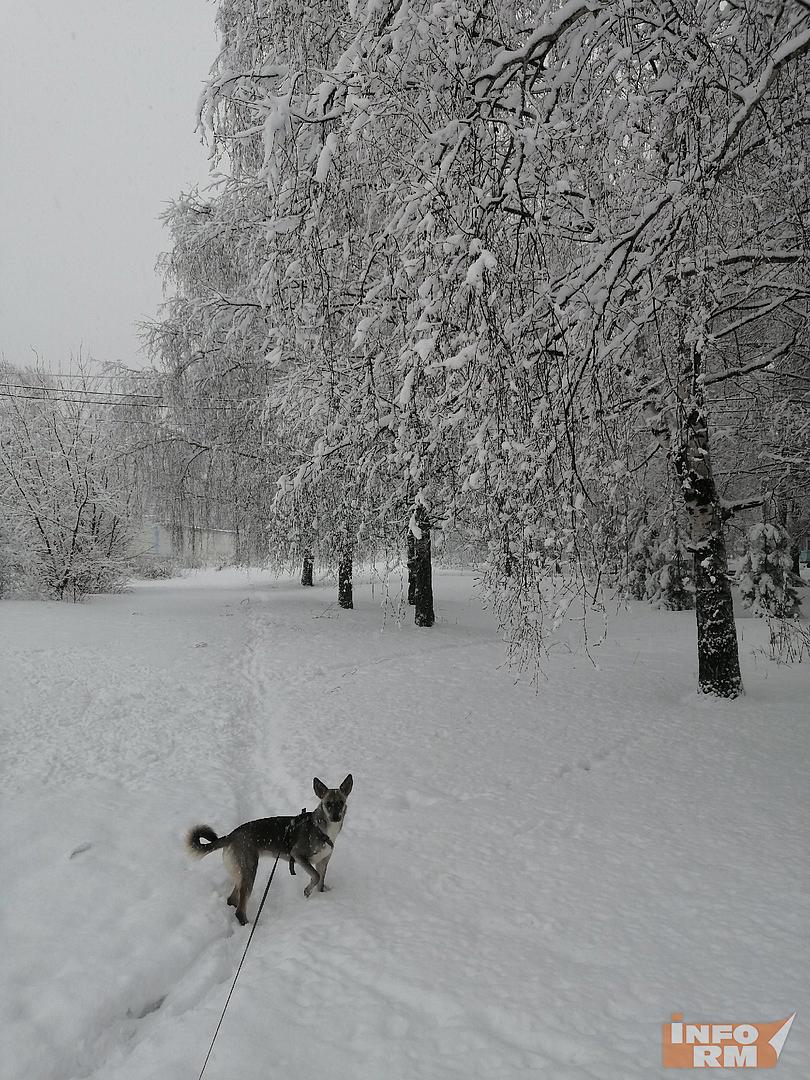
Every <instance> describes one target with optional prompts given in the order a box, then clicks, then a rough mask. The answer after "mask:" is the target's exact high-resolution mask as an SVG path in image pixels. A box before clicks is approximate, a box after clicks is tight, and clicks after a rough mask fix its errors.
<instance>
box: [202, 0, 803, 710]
mask: <svg viewBox="0 0 810 1080" xmlns="http://www.w3.org/2000/svg"><path fill="white" fill-rule="evenodd" d="M219 21H220V30H221V33H222V38H223V49H222V53H221V55H220V57H219V60H218V61H217V64H216V66H215V69H214V73H213V76H212V78H211V80H210V82H209V84H208V87H207V89H206V91H205V93H204V95H203V99H202V106H201V116H202V120H203V125H204V128H205V130H206V131H207V132H208V134H209V137H210V139H211V142H212V147H213V150H214V153H215V154H217V155H219V158H218V160H219V163H220V167H221V168H222V169H223V170H224V172H225V174H226V175H225V179H224V180H223V182H222V189H221V194H220V195H219V196H217V210H216V212H215V213H214V214H213V218H214V219H215V221H216V223H217V224H216V231H215V232H214V233H212V243H213V245H214V246H213V248H212V249H211V250H215V249H216V242H217V240H216V237H217V236H218V235H219V233H220V232H221V233H222V235H226V234H227V235H229V236H230V237H231V243H232V245H233V247H232V250H233V251H234V252H239V253H240V254H239V256H238V259H236V258H234V260H233V266H232V269H231V270H229V273H232V275H233V280H232V281H231V283H230V284H229V286H228V289H225V288H222V287H220V286H217V288H218V290H219V294H220V295H218V296H210V297H209V299H208V300H207V301H206V302H204V303H202V302H196V303H195V305H194V308H193V311H194V317H195V318H198V317H199V318H203V319H204V321H205V324H206V329H205V334H207V337H205V336H204V337H203V340H204V341H207V342H209V343H210V342H214V341H216V340H217V335H219V334H222V333H224V345H225V346H226V347H227V348H231V347H233V348H234V350H235V352H236V354H238V355H240V356H243V355H244V350H245V349H249V350H250V353H251V355H252V356H253V357H259V356H266V357H271V358H272V359H271V360H270V361H269V362H268V363H269V367H270V368H271V369H272V370H271V371H270V373H269V375H268V395H267V397H268V402H270V404H271V408H272V415H273V420H274V425H275V432H276V435H277V437H278V439H279V442H280V444H281V445H283V446H285V447H289V446H295V454H294V455H293V456H291V458H290V459H289V462H288V464H289V465H290V466H291V467H290V468H284V467H283V466H282V470H281V471H282V473H283V475H282V476H281V477H280V486H279V494H278V496H277V498H276V502H275V509H276V511H277V520H279V521H283V520H284V515H285V514H286V513H287V512H289V510H290V508H291V507H294V506H295V505H298V506H300V505H306V504H307V502H308V503H309V505H310V506H317V505H318V504H319V503H320V502H321V501H322V500H323V501H326V502H329V501H330V500H331V505H332V506H335V505H338V504H339V503H341V501H342V498H343V496H342V489H341V484H342V483H343V482H344V479H345V478H346V477H351V484H352V491H351V499H350V501H351V504H352V507H353V514H354V520H355V522H356V523H357V532H358V534H361V535H363V536H364V537H366V538H368V540H369V541H370V542H371V541H375V540H376V539H380V540H382V538H385V537H387V536H390V535H391V534H392V532H393V531H394V529H393V525H392V523H394V522H396V523H397V525H396V530H395V531H396V533H397V535H398V536H399V537H400V538H401V536H402V527H401V523H402V521H403V520H404V519H405V515H406V513H407V512H408V508H410V507H412V506H413V505H414V503H415V501H416V500H417V499H418V500H419V501H421V502H422V503H423V504H424V505H425V506H426V507H428V509H429V512H430V514H431V515H432V516H433V517H440V518H441V519H442V520H444V521H446V522H449V523H453V522H458V523H459V524H460V525H461V526H462V527H463V528H475V529H477V530H478V531H479V532H480V534H481V535H482V537H483V539H484V542H485V544H486V547H487V560H486V565H485V566H484V568H483V569H484V575H485V580H486V583H487V585H488V587H489V590H490V593H491V595H492V597H493V601H494V603H495V606H496V609H497V610H498V611H499V612H501V614H502V615H503V618H504V620H505V621H506V622H508V623H509V626H508V634H509V638H510V640H511V641H513V642H517V643H518V644H521V643H525V644H526V646H527V651H528V652H531V651H532V650H533V649H534V646H535V644H536V642H537V638H538V634H540V633H542V628H543V622H544V618H543V613H544V611H546V610H549V611H551V612H552V613H556V612H559V611H561V610H564V607H565V605H564V604H563V603H561V598H560V597H559V596H557V595H556V594H557V593H558V592H559V591H564V592H567V593H568V595H569V599H570V596H572V595H575V596H579V597H583V598H585V597H587V596H590V597H592V598H598V596H599V594H600V590H601V588H602V586H603V583H604V581H605V580H606V578H610V579H611V580H615V579H616V577H617V574H618V573H619V570H618V568H619V567H620V566H621V562H622V558H623V555H622V550H621V549H622V544H623V543H625V541H623V537H624V536H625V535H626V529H625V528H624V527H623V526H622V525H621V522H620V519H621V518H622V517H623V516H626V509H625V508H626V505H627V503H628V501H629V500H631V499H632V498H633V487H634V485H635V483H636V482H635V481H634V479H633V478H634V477H636V476H637V475H638V474H639V472H640V471H643V469H644V467H645V463H646V462H647V461H648V460H649V459H650V458H651V457H652V456H654V455H655V454H656V453H658V454H660V455H666V457H667V459H668V462H669V465H670V468H671V470H672V474H673V475H674V477H675V484H676V491H677V495H678V501H679V512H680V513H682V514H683V517H684V521H685V522H686V525H687V532H688V548H689V551H690V554H691V556H692V559H693V571H692V576H693V578H694V586H695V606H696V612H697V629H698V660H699V683H700V687H701V689H703V690H704V691H706V692H711V693H716V694H720V695H724V696H734V695H736V694H738V693H739V692H740V691H741V688H742V687H741V680H740V674H739V662H738V657H737V645H736V634H735V629H734V622H733V610H732V605H731V593H730V584H729V575H728V568H727V560H726V552H725V539H724V522H725V520H726V518H727V516H728V514H729V513H730V512H732V510H733V508H734V506H735V505H751V504H752V502H753V501H755V500H757V499H758V498H761V495H760V493H759V492H757V491H754V492H751V491H749V490H742V491H737V490H731V491H729V490H727V485H724V484H718V478H717V476H716V474H715V457H714V455H715V453H719V455H720V459H722V460H723V461H727V460H731V445H730V443H725V442H723V441H722V440H721V441H720V442H719V443H716V444H715V443H714V442H713V439H714V435H715V428H714V419H713V418H714V416H715V414H716V412H717V411H718V409H719V404H718V403H719V402H720V400H721V399H727V398H728V397H729V396H730V391H731V388H733V387H740V388H744V389H746V390H747V389H748V388H749V387H753V393H754V394H755V395H758V394H760V393H761V389H762V386H763V385H764V383H763V382H762V381H761V380H766V379H768V378H771V376H772V373H773V372H774V371H775V370H777V369H779V368H780V365H782V364H783V363H784V361H785V360H786V358H788V357H790V356H795V355H796V350H797V349H801V348H802V345H803V343H805V340H806V330H807V322H808V319H807V299H808V291H807V288H806V285H805V280H806V272H805V260H806V244H805V243H804V239H803V238H804V231H803V230H804V228H805V225H804V220H805V215H806V212H807V207H808V189H807V174H806V168H805V163H806V150H807V147H806V135H805V132H806V115H805V107H804V104H803V103H804V102H805V101H806V90H807V86H806V75H805V70H804V67H803V63H802V61H803V60H804V58H805V57H806V55H807V52H808V50H810V12H808V10H807V7H806V4H804V3H803V2H801V0H787V2H786V3H784V4H780V5H777V6H776V7H774V5H772V4H771V3H768V2H767V0H751V2H750V3H747V4H745V5H738V4H726V5H718V4H716V3H715V2H713V0H696V2H695V3H694V4H691V5H689V6H688V7H687V8H681V7H678V6H676V5H674V4H669V3H665V4H663V5H662V4H661V3H660V2H659V0H638V2H637V3H634V4H633V5H632V7H630V6H627V5H624V4H593V3H592V2H591V0H566V2H565V3H562V4H559V3H556V2H554V3H553V2H551V0H546V2H542V0H541V2H537V3H530V4H528V5H527V4H525V3H517V2H515V3H512V2H505V3H502V4H498V5H495V4H485V5H480V6H479V7H478V8H475V9H473V8H468V7H465V6H464V5H461V4H457V3H455V2H448V3H433V2H429V0H411V2H409V3H400V2H398V0H393V2H391V0H383V2H380V0H367V2H364V0H356V2H353V3H351V4H349V5H346V6H344V5H343V4H338V3H336V2H329V3H315V2H314V0H297V2H286V3H265V4H254V3H252V2H248V0H223V2H222V3H221V5H220V15H219ZM228 258H229V259H230V258H231V255H230V252H229V255H228ZM195 280H198V281H199V282H201V283H202V284H203V285H204V284H205V282H204V275H202V274H200V273H199V272H197V271H195ZM234 285H238V289H235V288H234V287H233V286H234ZM195 287H196V286H195ZM237 313H238V314H237ZM247 324H249V325H250V326H251V327H254V328H255V330H256V336H255V339H252V340H251V341H250V342H249V343H248V341H247V340H245V339H243V340H240V333H241V329H239V328H241V326H243V325H247ZM221 344H222V343H220V344H218V345H217V348H221ZM217 356H218V359H217V366H219V365H220V364H221V363H222V362H223V354H222V353H221V352H219V353H218V354H217ZM741 392H742V389H741ZM737 438H738V439H739V438H740V436H739V435H738V436H737ZM296 459H297V460H296ZM636 486H637V485H636ZM302 492H305V493H306V498H305V499H303V500H302V499H301V493H302ZM328 518H329V519H330V520H331V522H333V524H334V529H335V534H334V537H333V538H330V539H329V541H328V542H329V543H330V544H331V545H332V546H333V547H334V545H335V544H336V543H337V542H338V540H339V536H340V531H341V529H342V528H343V527H344V526H343V524H342V523H341V522H340V515H339V514H335V513H332V512H330V514H329V515H328ZM301 525H302V527H304V526H305V525H306V523H305V522H303V521H302V522H301ZM330 527H331V526H330ZM294 532H295V533H296V534H298V533H300V532H301V530H300V529H295V530H294ZM625 547H626V543H625ZM549 552H552V553H553V555H554V558H553V560H549V558H548V553H549ZM552 564H553V570H554V573H553V574H552V573H550V568H551V567H552ZM550 598H551V600H552V603H551V606H550V607H549V604H548V602H549V599H550Z"/></svg>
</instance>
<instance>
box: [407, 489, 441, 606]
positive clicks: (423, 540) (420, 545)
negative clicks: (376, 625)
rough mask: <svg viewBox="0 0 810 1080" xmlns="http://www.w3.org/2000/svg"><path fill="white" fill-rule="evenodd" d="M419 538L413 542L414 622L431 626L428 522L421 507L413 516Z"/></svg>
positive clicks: (425, 513) (431, 594) (431, 578)
mask: <svg viewBox="0 0 810 1080" xmlns="http://www.w3.org/2000/svg"><path fill="white" fill-rule="evenodd" d="M414 517H415V519H416V526H417V528H418V530H419V533H420V535H419V536H413V533H410V535H412V536H413V540H414V608H415V611H414V622H415V623H416V625H417V626H433V624H434V622H435V621H436V615H435V613H434V611H433V564H432V559H431V551H430V528H431V525H430V520H429V519H428V516H427V511H426V510H425V508H424V507H423V506H418V507H417V508H416V513H415V514H414Z"/></svg>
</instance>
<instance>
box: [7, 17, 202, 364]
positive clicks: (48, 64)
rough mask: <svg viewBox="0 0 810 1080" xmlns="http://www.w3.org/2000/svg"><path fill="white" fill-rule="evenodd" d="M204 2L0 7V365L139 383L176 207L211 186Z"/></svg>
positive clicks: (159, 294)
mask: <svg viewBox="0 0 810 1080" xmlns="http://www.w3.org/2000/svg"><path fill="white" fill-rule="evenodd" d="M215 11H216V8H215V5H214V4H213V3H211V2H209V0H0V14H1V15H2V18H0V354H1V355H2V356H3V357H4V358H5V359H6V360H7V361H9V362H10V363H13V364H22V363H30V362H33V360H34V355H33V353H32V351H31V350H32V348H33V349H36V350H37V352H38V353H39V354H40V357H41V359H42V360H43V361H44V362H45V364H46V365H47V366H48V367H50V368H52V369H59V368H60V367H61V368H62V369H63V370H67V369H68V365H69V357H70V354H71V353H73V354H76V353H78V351H79V349H81V350H82V353H83V355H84V356H85V357H92V358H95V359H97V360H122V361H124V362H125V363H129V364H133V365H134V366H138V367H142V366H143V365H144V364H145V363H146V358H145V357H144V356H143V355H142V354H140V352H139V345H138V340H137V337H136V331H135V327H134V323H135V322H136V321H137V320H138V319H140V318H142V317H143V316H150V315H154V314H155V311H156V308H157V305H158V304H159V302H160V300H161V295H162V293H161V284H160V280H159V278H158V277H157V276H156V274H155V272H154V265H155V261H156V258H157V256H158V254H159V253H160V252H161V251H163V250H164V249H165V248H166V247H167V234H166V233H165V231H164V230H163V228H162V226H161V225H160V223H159V222H158V220H157V217H158V215H159V214H160V213H161V211H162V210H163V209H164V207H165V204H166V203H167V202H168V201H169V200H171V199H172V198H173V197H174V196H175V195H177V194H179V192H180V191H182V190H184V189H185V190H187V189H188V188H189V187H190V186H191V185H192V184H194V183H204V182H205V178H206V175H207V156H206V150H205V147H204V146H202V145H201V143H200V139H199V136H198V135H197V134H195V131H194V128H195V125H196V113H195V105H196V102H197V98H198V96H199V93H200V89H201V86H202V82H203V80H204V79H205V77H206V74H207V72H208V69H209V67H210V65H211V63H212V61H213V60H214V58H215V56H216V52H217V39H216V35H215V31H214V15H215Z"/></svg>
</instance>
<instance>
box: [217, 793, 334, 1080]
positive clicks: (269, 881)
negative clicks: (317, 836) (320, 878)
mask: <svg viewBox="0 0 810 1080" xmlns="http://www.w3.org/2000/svg"><path fill="white" fill-rule="evenodd" d="M305 814H306V810H302V811H301V813H300V814H299V815H298V816H297V817H296V818H294V819H293V820H292V821H291V822H290V824H289V825H288V826H287V833H288V835H289V832H290V830H291V829H292V828H293V826H294V825H295V824H296V823H297V822H299V821H301V820H302V819H303V817H304V815H305ZM327 839H328V838H327ZM333 846H334V845H333ZM280 858H281V852H279V854H278V855H276V860H275V862H274V863H273V869H272V870H271V871H270V877H269V878H268V879H267V884H266V885H265V887H264V896H262V902H261V903H260V904H259V910H258V911H257V912H256V918H255V919H254V920H253V926H251V928H250V934H249V936H248V939H247V944H246V945H245V951H244V952H243V953H242V959H241V960H240V961H239V967H238V968H237V969H236V974H235V975H234V977H233V982H232V983H231V988H230V990H229V991H228V997H227V998H226V1000H225V1004H224V1005H223V1007H222V1014H221V1016H220V1018H219V1023H218V1024H217V1029H216V1031H215V1032H214V1037H213V1038H212V1039H211V1045H210V1046H209V1047H208V1053H207V1054H206V1055H205V1061H204V1062H203V1067H202V1068H201V1069H200V1075H199V1076H198V1077H197V1080H202V1074H203V1073H204V1072H205V1066H206V1065H207V1064H208V1059H209V1058H210V1057H211V1051H212V1050H213V1049H214V1043H215V1042H216V1041H217V1035H219V1029H220V1028H221V1027H222V1021H223V1020H224V1019H225V1013H226V1011H227V1009H228V1006H229V1005H230V1003H231V997H232V996H233V992H234V990H235V988H236V980H237V979H238V978H239V972H240V971H241V970H242V965H243V964H244V962H245V957H246V956H247V951H248V949H249V948H250V943H251V941H253V935H254V934H255V933H256V927H257V926H258V925H259V917H260V916H261V913H262V908H263V907H264V902H265V900H266V899H267V894H268V893H269V892H270V886H271V885H272V883H273V877H274V875H275V873H276V867H277V866H278V860H279V859H280Z"/></svg>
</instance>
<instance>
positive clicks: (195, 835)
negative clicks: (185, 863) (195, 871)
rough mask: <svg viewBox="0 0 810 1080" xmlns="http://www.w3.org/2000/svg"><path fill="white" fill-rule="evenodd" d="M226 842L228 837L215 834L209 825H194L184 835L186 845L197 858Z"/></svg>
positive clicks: (222, 845) (215, 849)
mask: <svg viewBox="0 0 810 1080" xmlns="http://www.w3.org/2000/svg"><path fill="white" fill-rule="evenodd" d="M227 842H228V837H227V836H217V834H216V833H215V832H214V830H213V829H212V828H211V826H210V825H195V826H194V828H193V829H191V830H189V833H188V836H187V837H186V847H187V848H188V850H189V851H190V852H191V854H192V855H193V856H194V857H195V858H197V859H201V858H202V857H203V855H208V854H209V852H211V851H217V850H218V849H219V848H222V847H224V846H225V845H226V844H227Z"/></svg>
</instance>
